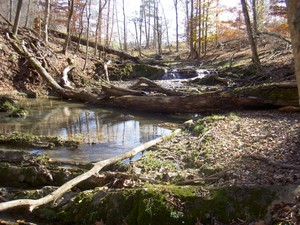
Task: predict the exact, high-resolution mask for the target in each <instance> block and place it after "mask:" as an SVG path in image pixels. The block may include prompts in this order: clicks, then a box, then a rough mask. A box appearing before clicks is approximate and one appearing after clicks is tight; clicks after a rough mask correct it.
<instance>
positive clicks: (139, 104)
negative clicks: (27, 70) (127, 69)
mask: <svg viewBox="0 0 300 225" xmlns="http://www.w3.org/2000/svg"><path fill="white" fill-rule="evenodd" d="M10 40H11V39H10ZM11 42H12V44H13V45H14V46H15V48H16V49H17V51H18V52H19V53H20V54H21V55H22V56H25V57H26V58H28V61H29V63H30V65H31V66H32V67H33V68H35V69H36V70H37V72H38V73H39V74H40V75H41V76H42V77H43V79H44V80H45V81H46V82H47V83H48V85H49V86H50V87H51V88H52V89H53V90H55V91H56V92H57V93H58V95H59V96H61V97H63V98H68V99H72V100H77V101H83V102H89V103H93V104H98V105H105V106H114V107H122V108H126V109H131V110H138V111H147V112H167V113H197V112H205V111H222V110H237V109H249V108H250V109H255V108H256V109H257V108H280V107H284V106H295V107H298V106H299V105H298V94H297V85H296V83H291V82H290V83H273V84H267V85H258V86H251V87H242V88H236V89H232V90H225V91H215V92H208V93H203V94H198V95H190V96H175V94H174V95H173V96H151V95H147V96H134V95H133V93H128V92H124V90H121V89H120V88H115V90H119V91H120V90H121V91H120V92H119V94H108V90H107V89H106V91H107V95H108V96H106V97H99V96H98V95H96V94H93V93H90V92H87V91H85V90H79V89H73V90H69V89H65V88H62V87H61V86H60V85H59V84H58V83H57V82H56V81H55V80H54V79H53V78H52V76H51V75H50V74H49V73H48V72H47V71H46V69H45V68H44V67H43V66H42V65H41V63H40V62H39V61H38V60H37V59H36V58H35V57H34V56H33V55H32V54H31V53H30V52H29V51H28V50H27V48H26V46H25V44H24V43H23V45H22V46H19V44H18V42H17V41H13V40H11ZM142 80H143V82H144V81H145V80H144V79H142ZM161 90H163V89H161ZM120 95H121V96H120ZM135 95H137V94H135ZM138 95H142V94H138ZM110 96H111V97H110Z"/></svg>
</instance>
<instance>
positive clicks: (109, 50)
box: [48, 30, 142, 64]
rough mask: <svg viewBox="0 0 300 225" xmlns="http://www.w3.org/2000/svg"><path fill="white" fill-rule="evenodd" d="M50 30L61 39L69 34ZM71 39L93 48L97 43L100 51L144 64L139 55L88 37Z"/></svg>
mask: <svg viewBox="0 0 300 225" xmlns="http://www.w3.org/2000/svg"><path fill="white" fill-rule="evenodd" d="M48 31H49V33H51V34H53V35H54V36H55V37H58V38H61V39H66V37H67V34H65V33H62V32H59V31H56V30H48ZM70 40H71V41H73V42H76V43H78V42H80V44H82V45H87V44H88V45H89V46H90V47H93V48H95V47H96V45H97V49H99V50H100V51H103V52H106V53H108V54H112V55H117V56H119V57H120V58H122V59H128V60H131V61H133V62H135V63H139V64H142V61H141V60H140V59H139V58H138V57H135V56H132V55H130V54H128V53H126V52H122V51H118V50H115V49H112V48H109V47H107V46H104V45H100V44H96V43H95V42H92V41H89V42H88V41H87V40H86V39H83V38H79V37H76V36H71V37H70Z"/></svg>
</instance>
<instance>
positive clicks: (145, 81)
mask: <svg viewBox="0 0 300 225" xmlns="http://www.w3.org/2000/svg"><path fill="white" fill-rule="evenodd" d="M143 84H146V85H147V86H145V85H143ZM130 88H132V89H135V90H143V91H156V92H159V93H162V94H166V95H168V96H181V95H184V94H183V93H180V92H177V91H173V90H169V89H167V88H163V87H161V86H159V85H158V84H156V83H155V82H153V81H151V80H149V79H147V78H145V77H140V78H139V79H138V81H137V83H135V84H134V85H132V86H131V87H130Z"/></svg>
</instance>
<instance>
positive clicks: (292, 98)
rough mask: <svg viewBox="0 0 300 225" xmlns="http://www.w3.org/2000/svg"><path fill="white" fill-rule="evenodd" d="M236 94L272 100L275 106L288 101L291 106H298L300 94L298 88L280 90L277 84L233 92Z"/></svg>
mask: <svg viewBox="0 0 300 225" xmlns="http://www.w3.org/2000/svg"><path fill="white" fill-rule="evenodd" d="M233 93H234V94H237V95H245V96H253V97H258V98H264V99H267V100H270V103H272V104H275V103H277V102H278V101H286V102H289V103H290V104H291V105H294V104H298V101H297V99H298V92H297V88H296V87H294V88H293V87H286V88H279V87H278V85H277V84H264V85H259V86H255V87H242V88H236V89H234V90H233Z"/></svg>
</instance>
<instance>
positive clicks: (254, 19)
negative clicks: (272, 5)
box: [252, 0, 258, 37]
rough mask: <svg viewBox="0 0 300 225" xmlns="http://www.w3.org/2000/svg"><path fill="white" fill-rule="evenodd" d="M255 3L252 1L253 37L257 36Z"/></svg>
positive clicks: (254, 0)
mask: <svg viewBox="0 0 300 225" xmlns="http://www.w3.org/2000/svg"><path fill="white" fill-rule="evenodd" d="M256 1H257V0H252V16H253V33H254V37H256V36H257V34H258V28H257V7H256V5H257V4H256Z"/></svg>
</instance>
